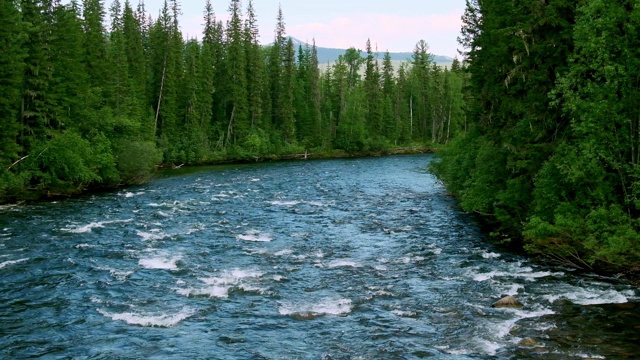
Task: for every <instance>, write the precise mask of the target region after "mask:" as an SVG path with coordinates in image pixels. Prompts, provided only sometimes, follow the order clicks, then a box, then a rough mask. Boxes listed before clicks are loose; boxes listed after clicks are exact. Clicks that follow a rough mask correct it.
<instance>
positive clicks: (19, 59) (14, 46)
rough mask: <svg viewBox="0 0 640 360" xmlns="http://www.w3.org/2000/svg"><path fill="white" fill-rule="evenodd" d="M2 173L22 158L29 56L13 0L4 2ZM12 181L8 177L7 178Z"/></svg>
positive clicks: (0, 37) (0, 38)
mask: <svg viewBox="0 0 640 360" xmlns="http://www.w3.org/2000/svg"><path fill="white" fill-rule="evenodd" d="M0 19H4V21H3V23H2V25H0V49H2V51H1V52H0V79H2V81H1V82H0V174H3V173H4V171H5V170H6V169H8V168H9V167H10V166H11V164H12V162H13V161H14V159H16V158H17V157H18V154H19V152H20V146H19V145H18V135H19V133H20V121H19V110H20V102H21V90H22V88H21V87H22V81H23V71H24V63H23V61H24V59H25V57H26V55H27V54H26V51H25V47H24V46H25V45H24V42H25V40H26V34H25V26H26V24H25V23H23V22H22V17H21V14H20V11H19V10H18V8H17V7H16V4H15V3H14V2H13V1H6V0H3V1H2V2H0ZM3 180H4V177H3V176H1V175H0V198H1V197H2V195H3V192H4V186H3V185H4V181H3ZM7 181H8V179H7Z"/></svg>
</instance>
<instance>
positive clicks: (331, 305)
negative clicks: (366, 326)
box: [278, 299, 353, 315]
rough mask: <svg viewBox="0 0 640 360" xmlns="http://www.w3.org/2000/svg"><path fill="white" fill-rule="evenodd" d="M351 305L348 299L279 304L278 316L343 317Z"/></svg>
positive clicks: (351, 307) (350, 308)
mask: <svg viewBox="0 0 640 360" xmlns="http://www.w3.org/2000/svg"><path fill="white" fill-rule="evenodd" d="M352 309H353V305H352V302H351V300H349V299H324V300H321V301H320V302H318V303H306V304H300V303H297V304H291V303H288V304H281V305H280V308H279V310H278V311H279V313H280V315H295V314H309V313H311V314H314V315H345V314H348V313H350V312H351V310H352Z"/></svg>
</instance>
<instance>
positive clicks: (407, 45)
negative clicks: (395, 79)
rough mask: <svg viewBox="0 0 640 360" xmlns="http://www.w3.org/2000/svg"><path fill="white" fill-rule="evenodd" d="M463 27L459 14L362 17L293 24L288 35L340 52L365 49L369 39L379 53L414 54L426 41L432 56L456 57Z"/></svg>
mask: <svg viewBox="0 0 640 360" xmlns="http://www.w3.org/2000/svg"><path fill="white" fill-rule="evenodd" d="M460 26H461V20H460V14H459V13H458V12H455V13H451V14H445V15H427V16H399V15H383V14H358V15H353V16H340V17H336V18H333V19H332V20H330V21H328V22H324V23H323V22H309V23H304V24H293V25H291V26H289V27H288V28H287V32H288V33H289V34H290V35H291V36H294V37H297V38H300V40H303V41H304V40H310V39H313V38H315V39H316V42H317V43H318V45H321V46H330V47H337V48H348V47H350V46H354V47H356V48H364V46H365V43H366V40H367V39H368V38H369V39H371V43H372V45H373V46H374V47H375V44H377V46H378V50H379V51H385V50H387V49H388V50H390V51H411V50H413V47H414V45H415V43H416V42H417V41H418V40H421V39H424V40H426V41H427V43H429V44H430V45H431V50H432V52H436V53H438V52H439V53H442V54H445V55H446V54H449V53H451V54H453V53H455V49H456V37H457V36H458V34H459V31H460Z"/></svg>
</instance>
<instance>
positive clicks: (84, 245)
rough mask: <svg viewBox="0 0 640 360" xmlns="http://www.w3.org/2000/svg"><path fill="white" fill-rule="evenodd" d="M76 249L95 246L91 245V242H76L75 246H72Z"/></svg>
mask: <svg viewBox="0 0 640 360" xmlns="http://www.w3.org/2000/svg"><path fill="white" fill-rule="evenodd" d="M74 247H75V248H76V249H88V248H92V247H96V246H95V245H91V244H78V245H76V246H74Z"/></svg>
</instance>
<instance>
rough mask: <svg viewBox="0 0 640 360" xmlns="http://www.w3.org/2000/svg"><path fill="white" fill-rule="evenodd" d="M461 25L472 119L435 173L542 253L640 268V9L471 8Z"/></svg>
mask: <svg viewBox="0 0 640 360" xmlns="http://www.w3.org/2000/svg"><path fill="white" fill-rule="evenodd" d="M463 23H464V25H463V31H462V34H463V36H462V38H461V39H460V43H461V44H462V45H463V46H464V47H465V52H464V55H465V56H466V62H467V67H466V69H465V71H466V74H465V75H464V76H463V77H459V78H450V79H449V80H448V81H449V82H451V81H452V80H454V82H456V85H455V87H456V88H461V87H462V86H461V82H460V81H462V82H463V83H465V82H466V90H465V96H464V97H463V98H462V102H456V108H459V107H462V106H464V107H465V108H466V109H465V110H466V111H465V114H464V119H466V120H464V122H461V121H459V122H458V124H460V125H464V126H463V127H458V128H457V129H456V131H455V133H456V134H457V138H454V140H453V141H452V142H451V143H450V144H449V145H448V146H447V147H445V149H444V150H443V151H442V161H441V162H439V163H437V164H434V165H433V171H434V172H435V173H436V174H437V175H438V176H439V177H440V178H441V179H442V180H443V181H444V182H445V183H446V184H447V186H448V187H449V189H451V191H452V192H453V193H454V194H456V195H457V196H459V197H460V199H461V204H462V206H463V207H464V208H465V210H467V211H473V212H477V213H481V214H484V215H488V216H489V219H490V221H492V222H495V223H496V225H498V226H499V227H500V230H501V232H503V233H504V232H506V233H508V234H521V237H522V239H523V240H524V246H525V248H526V249H527V250H528V251H530V252H532V253H536V254H540V255H544V256H546V257H548V258H550V259H552V260H554V261H557V262H559V263H561V264H564V265H570V266H574V267H578V268H584V269H592V268H596V267H598V268H602V267H605V268H607V269H614V270H617V271H619V270H624V269H625V268H637V267H639V266H640V251H639V249H640V235H638V231H639V230H640V223H638V220H637V219H638V216H639V215H640V208H639V207H638V205H639V204H640V202H639V201H638V195H639V194H638V189H639V187H638V185H637V184H638V179H639V178H638V174H639V171H638V165H639V164H640V152H639V150H640V110H638V106H637V104H638V100H640V92H639V91H638V84H640V76H639V75H638V72H637V71H636V70H635V69H637V68H638V65H640V63H638V59H639V58H640V57H639V55H640V53H639V50H638V49H639V48H640V47H639V45H640V40H639V37H638V32H637V29H638V28H640V27H639V25H640V7H639V6H638V5H637V4H635V3H630V2H627V1H624V0H616V1H601V0H592V1H580V2H578V1H565V0H552V1H547V2H529V3H527V2H503V1H497V0H491V1H482V2H480V1H471V0H470V1H467V10H466V12H465V16H464V17H463ZM456 67H457V65H456ZM456 72H462V71H461V70H454V71H452V73H456ZM445 80H447V79H446V78H445ZM452 87H453V86H452ZM445 94H446V93H445ZM455 101H460V99H456V100H455ZM453 114H455V112H454V113H453ZM456 116H459V115H456Z"/></svg>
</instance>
